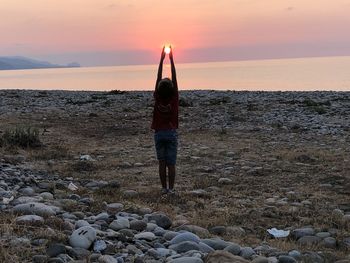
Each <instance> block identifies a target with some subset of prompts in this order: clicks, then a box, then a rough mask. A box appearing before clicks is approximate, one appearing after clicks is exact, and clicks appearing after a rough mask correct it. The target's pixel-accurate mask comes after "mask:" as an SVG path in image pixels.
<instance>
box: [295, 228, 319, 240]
mask: <svg viewBox="0 0 350 263" xmlns="http://www.w3.org/2000/svg"><path fill="white" fill-rule="evenodd" d="M313 235H315V230H314V229H313V228H311V227H304V228H298V229H294V230H293V231H292V236H293V237H294V238H295V239H299V238H301V237H303V236H313Z"/></svg>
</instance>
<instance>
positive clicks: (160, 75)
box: [155, 47, 165, 90]
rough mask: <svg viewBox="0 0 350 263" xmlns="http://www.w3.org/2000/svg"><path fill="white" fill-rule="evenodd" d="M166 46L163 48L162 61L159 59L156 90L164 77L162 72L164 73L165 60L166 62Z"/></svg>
mask: <svg viewBox="0 0 350 263" xmlns="http://www.w3.org/2000/svg"><path fill="white" fill-rule="evenodd" d="M164 48H165V47H163V49H162V54H161V55H160V61H159V66H158V74H157V81H156V87H155V90H156V89H157V87H158V83H159V81H161V79H162V74H163V62H164V58H165V52H164Z"/></svg>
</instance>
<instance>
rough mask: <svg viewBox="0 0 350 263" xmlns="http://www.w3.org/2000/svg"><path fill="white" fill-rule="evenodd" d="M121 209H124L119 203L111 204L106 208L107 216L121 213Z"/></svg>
mask: <svg viewBox="0 0 350 263" xmlns="http://www.w3.org/2000/svg"><path fill="white" fill-rule="evenodd" d="M123 208H124V205H123V204H121V203H111V204H108V205H107V206H106V210H107V213H108V214H116V213H118V212H120V211H122V210H123Z"/></svg>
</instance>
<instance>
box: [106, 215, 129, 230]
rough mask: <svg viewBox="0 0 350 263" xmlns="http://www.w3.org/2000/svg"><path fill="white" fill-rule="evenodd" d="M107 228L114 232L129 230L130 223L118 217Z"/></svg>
mask: <svg viewBox="0 0 350 263" xmlns="http://www.w3.org/2000/svg"><path fill="white" fill-rule="evenodd" d="M109 228H111V229H113V230H115V231H119V230H121V229H126V228H130V222H129V220H128V219H127V218H125V217H120V216H118V217H117V219H116V220H114V221H113V222H112V223H110V224H109Z"/></svg>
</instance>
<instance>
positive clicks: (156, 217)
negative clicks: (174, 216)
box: [148, 213, 172, 229]
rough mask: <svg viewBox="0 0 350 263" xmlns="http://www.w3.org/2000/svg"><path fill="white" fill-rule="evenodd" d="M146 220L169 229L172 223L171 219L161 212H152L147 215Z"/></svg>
mask: <svg viewBox="0 0 350 263" xmlns="http://www.w3.org/2000/svg"><path fill="white" fill-rule="evenodd" d="M148 221H154V222H155V223H156V224H157V225H158V226H160V227H162V228H164V229H169V228H170V227H171V225H172V221H171V219H170V218H169V217H168V216H166V215H164V214H162V213H153V214H151V215H149V216H148Z"/></svg>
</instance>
